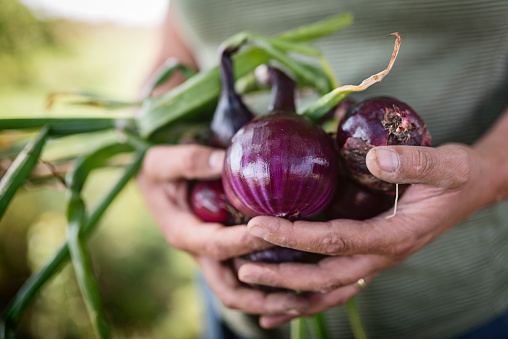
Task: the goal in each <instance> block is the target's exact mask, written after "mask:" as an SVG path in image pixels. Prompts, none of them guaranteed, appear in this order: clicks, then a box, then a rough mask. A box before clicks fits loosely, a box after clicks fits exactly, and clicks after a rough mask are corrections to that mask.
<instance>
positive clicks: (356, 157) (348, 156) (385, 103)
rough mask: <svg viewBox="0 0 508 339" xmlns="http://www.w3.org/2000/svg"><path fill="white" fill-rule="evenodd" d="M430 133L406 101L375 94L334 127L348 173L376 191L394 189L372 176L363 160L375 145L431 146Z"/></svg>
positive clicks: (391, 185)
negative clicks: (374, 96) (336, 129)
mask: <svg viewBox="0 0 508 339" xmlns="http://www.w3.org/2000/svg"><path fill="white" fill-rule="evenodd" d="M430 144H431V136H430V134H429V132H428V131H427V126H426V125H425V123H424V122H423V120H422V119H421V118H420V117H419V116H418V114H417V113H416V112H415V111H414V110H413V109H412V108H411V107H409V105H407V104H406V103H404V102H402V101H399V100H397V99H395V98H391V97H377V98H372V99H368V100H365V101H362V102H360V103H358V104H357V105H355V106H354V107H352V108H351V109H350V111H349V112H348V114H347V116H346V118H345V119H344V120H342V121H341V123H340V125H339V128H338V131H337V150H338V151H339V155H340V159H341V161H342V163H343V164H344V167H345V168H346V170H347V172H348V174H349V175H350V176H351V177H352V178H353V179H354V180H355V181H357V182H358V183H360V184H361V185H364V186H366V187H369V188H370V189H374V190H378V191H393V189H394V188H395V185H394V184H391V183H387V182H385V181H382V180H379V179H377V178H376V177H374V176H373V175H372V174H371V173H370V172H369V170H368V169H367V165H366V163H365V157H366V155H367V152H368V151H369V150H370V149H371V148H373V147H376V146H388V145H407V146H430Z"/></svg>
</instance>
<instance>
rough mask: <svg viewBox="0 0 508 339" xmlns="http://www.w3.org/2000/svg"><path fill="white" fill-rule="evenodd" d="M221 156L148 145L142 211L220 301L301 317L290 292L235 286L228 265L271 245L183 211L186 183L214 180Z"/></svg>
mask: <svg viewBox="0 0 508 339" xmlns="http://www.w3.org/2000/svg"><path fill="white" fill-rule="evenodd" d="M224 154H225V152H224V151H223V150H220V149H214V148H210V147H205V146H198V145H179V146H154V147H152V148H151V149H150V150H149V151H148V152H147V154H146V156H145V159H144V161H143V167H142V169H141V171H140V174H139V175H138V184H139V187H140V189H141V192H142V194H143V196H144V198H145V200H146V203H147V206H148V208H149V210H150V211H151V213H152V215H153V216H154V218H155V221H156V222H157V224H158V225H159V227H160V229H161V230H162V232H163V233H164V235H165V237H166V239H167V241H168V242H169V243H170V244H171V245H172V246H173V247H175V248H176V249H178V250H181V251H185V252H187V253H189V254H190V255H191V256H192V257H193V258H194V259H195V260H196V262H197V263H198V265H199V266H200V268H201V270H202V272H203V275H204V277H205V279H206V280H207V282H208V284H209V285H210V287H211V288H212V290H213V291H214V292H215V294H216V295H217V297H218V298H219V299H220V300H221V302H222V303H223V304H224V305H225V306H226V307H229V308H234V309H239V310H241V311H244V312H247V313H252V314H264V315H267V314H271V315H292V316H297V315H299V314H302V313H303V312H305V310H306V308H307V306H308V305H307V301H306V300H305V299H304V298H302V297H300V296H298V295H296V294H294V293H265V292H261V291H258V290H255V289H252V288H250V287H246V286H245V285H243V284H241V283H240V282H239V281H238V279H237V276H236V274H235V272H233V270H232V268H231V265H229V264H227V263H225V262H224V261H225V260H227V259H231V258H234V257H237V256H240V255H243V254H247V253H251V252H254V251H258V250H262V249H266V248H269V247H271V246H273V245H272V244H271V243H268V242H266V241H264V240H262V239H260V238H258V237H255V236H253V235H251V234H250V233H249V232H248V231H247V227H246V225H237V226H228V227H225V226H224V225H222V224H218V223H208V222H203V221H201V220H200V219H199V218H198V217H196V216H195V215H194V214H193V213H192V210H191V208H190V206H189V203H188V201H189V199H188V190H189V187H188V186H189V184H188V181H189V180H211V179H217V178H220V175H221V172H222V166H223V162H224Z"/></svg>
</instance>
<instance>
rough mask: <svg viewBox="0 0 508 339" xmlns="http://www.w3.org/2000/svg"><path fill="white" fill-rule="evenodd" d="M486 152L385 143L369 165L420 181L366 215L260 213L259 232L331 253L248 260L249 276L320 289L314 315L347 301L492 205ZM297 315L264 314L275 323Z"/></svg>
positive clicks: (254, 229) (383, 173) (255, 230)
mask: <svg viewBox="0 0 508 339" xmlns="http://www.w3.org/2000/svg"><path fill="white" fill-rule="evenodd" d="M483 163H484V162H483V161H482V157H481V155H480V154H479V153H477V152H476V151H475V150H473V149H472V148H469V147H466V146H463V145H458V144H448V145H444V146H442V147H438V148H428V147H408V146H389V147H378V148H375V149H373V150H371V151H370V152H369V154H368V155H367V165H368V168H369V170H370V171H371V172H372V173H373V174H374V175H376V176H377V177H379V178H380V179H383V180H385V181H389V182H393V183H408V184H416V185H412V186H410V187H409V188H408V189H407V191H406V192H405V194H404V195H403V197H402V198H401V199H400V201H399V203H398V211H397V214H396V216H395V217H393V218H389V219H387V218H386V217H387V216H388V215H390V214H391V213H392V211H388V212H386V213H384V214H382V215H379V216H377V217H375V218H372V219H369V220H365V221H355V220H347V219H339V220H331V221H328V222H307V221H296V222H291V221H288V220H285V219H280V218H275V217H268V216H260V217H256V218H253V219H252V220H250V222H249V223H248V228H249V231H250V232H251V234H254V235H256V236H258V237H260V238H262V239H265V240H267V241H269V242H271V243H273V244H276V245H280V246H286V247H291V248H295V249H299V250H304V251H309V252H317V253H322V254H327V255H330V256H331V257H329V258H326V259H323V260H321V261H320V262H319V263H318V264H315V265H310V264H296V263H284V264H278V265H277V264H252V263H250V264H246V265H244V266H242V267H241V269H240V271H239V278H240V280H241V281H244V282H248V283H256V284H265V285H271V286H277V287H285V288H289V289H293V290H302V291H312V292H316V293H311V294H309V296H308V297H307V299H308V302H309V308H308V310H307V312H306V315H311V314H314V313H318V312H321V311H324V310H326V309H328V308H330V307H333V306H337V305H341V304H343V303H345V302H346V301H347V300H348V299H349V298H351V297H353V296H354V295H356V294H357V293H358V292H359V290H358V288H357V287H355V283H356V282H357V281H358V280H359V279H361V278H364V279H365V281H366V282H367V283H368V282H370V281H371V280H372V279H373V278H374V277H375V276H376V275H377V274H378V273H379V272H381V271H382V270H383V269H386V268H388V267H391V266H394V265H397V264H399V263H401V262H402V261H404V260H405V259H406V258H408V257H409V256H410V255H411V254H413V253H414V252H416V251H418V250H419V249H421V248H422V247H424V246H425V245H426V244H428V243H430V242H431V241H433V240H434V239H435V238H437V237H438V236H439V235H440V234H442V233H443V232H445V231H446V230H448V229H450V228H451V227H453V226H455V225H456V224H457V223H459V222H460V221H462V220H464V219H466V218H467V217H468V216H469V215H471V214H472V213H473V212H475V211H477V210H478V209H479V208H481V207H482V206H484V205H485V204H486V201H488V198H487V197H486V195H487V193H486V189H485V187H486V186H485V179H484V177H485V175H482V171H483V170H484V168H483ZM291 318H294V317H292V316H278V317H273V316H263V317H262V318H261V319H260V323H261V325H262V326H264V327H273V326H276V325H278V324H280V323H282V322H285V321H288V320H290V319H291Z"/></svg>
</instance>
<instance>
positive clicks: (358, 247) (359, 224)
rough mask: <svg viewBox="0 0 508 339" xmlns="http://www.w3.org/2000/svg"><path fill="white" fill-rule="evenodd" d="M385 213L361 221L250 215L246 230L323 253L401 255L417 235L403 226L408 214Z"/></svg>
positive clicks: (274, 240)
mask: <svg viewBox="0 0 508 339" xmlns="http://www.w3.org/2000/svg"><path fill="white" fill-rule="evenodd" d="M397 216H398V218H397V219H393V218H392V219H386V218H385V217H384V215H380V216H379V217H376V218H373V219H368V220H364V221H358V220H350V219H337V220H330V221H327V222H313V221H295V222H291V221H289V220H286V219H283V218H277V217H269V216H259V217H255V218H252V219H251V220H250V221H249V223H248V224H247V227H248V229H249V232H250V233H251V234H253V235H255V236H257V237H260V238H262V239H264V240H266V241H269V242H271V243H273V244H275V245H279V246H283V247H291V248H294V249H298V250H301V251H307V252H314V253H321V254H326V255H353V254H382V255H390V256H399V255H404V254H405V253H406V252H407V251H409V250H411V249H412V246H413V245H414V244H415V241H417V240H418V235H417V234H416V233H415V231H414V230H413V228H411V227H405V225H407V224H408V221H407V217H406V216H405V215H404V214H403V213H399V214H398V215H397Z"/></svg>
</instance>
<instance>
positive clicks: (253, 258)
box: [232, 246, 326, 292]
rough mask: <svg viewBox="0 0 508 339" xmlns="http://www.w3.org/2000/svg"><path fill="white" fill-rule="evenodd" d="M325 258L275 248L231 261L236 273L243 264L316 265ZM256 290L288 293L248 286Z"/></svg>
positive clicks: (282, 289)
mask: <svg viewBox="0 0 508 339" xmlns="http://www.w3.org/2000/svg"><path fill="white" fill-rule="evenodd" d="M325 257H326V256H325V255H323V254H319V253H310V252H304V251H299V250H295V249H292V248H287V247H280V246H275V247H271V248H268V249H266V250H262V251H257V252H253V253H249V254H246V255H243V256H241V257H237V258H234V259H233V261H232V265H233V268H234V270H235V272H237V273H238V270H239V269H240V267H241V266H242V265H243V264H246V263H250V262H254V263H272V264H280V263H285V262H296V263H312V264H313V263H317V262H318V261H320V260H321V259H323V258H325ZM250 286H251V287H254V288H256V289H259V290H262V291H265V292H282V291H286V292H287V291H290V290H288V289H285V288H278V287H272V286H265V285H250Z"/></svg>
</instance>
